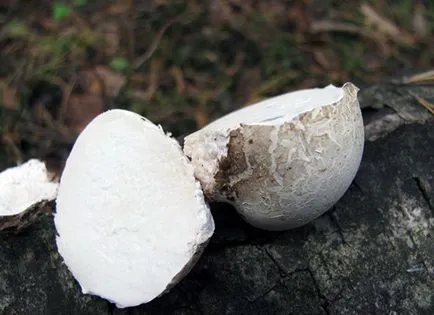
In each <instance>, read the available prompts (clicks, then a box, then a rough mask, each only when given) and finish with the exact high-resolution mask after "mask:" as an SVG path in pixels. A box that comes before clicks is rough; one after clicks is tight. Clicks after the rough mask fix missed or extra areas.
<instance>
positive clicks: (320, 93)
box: [184, 83, 364, 230]
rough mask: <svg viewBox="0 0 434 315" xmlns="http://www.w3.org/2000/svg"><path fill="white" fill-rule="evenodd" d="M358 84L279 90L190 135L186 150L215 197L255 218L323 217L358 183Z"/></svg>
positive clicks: (291, 224)
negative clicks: (354, 180)
mask: <svg viewBox="0 0 434 315" xmlns="http://www.w3.org/2000/svg"><path fill="white" fill-rule="evenodd" d="M357 91H358V88H357V87H355V86H354V85H353V84H351V83H346V84H345V85H344V86H343V87H342V88H338V87H334V86H332V85H330V86H327V87H326V88H323V89H309V90H302V91H297V92H293V93H288V94H284V95H281V96H278V97H274V98H271V99H268V100H265V101H263V102H260V103H257V104H255V105H251V106H248V107H245V108H243V109H240V110H238V111H236V112H234V113H231V114H229V115H226V116H224V117H222V118H220V119H218V120H216V121H215V122H213V123H211V124H209V125H208V126H205V127H204V128H202V129H201V130H199V131H197V132H195V133H193V134H191V135H189V136H187V137H186V138H185V143H184V153H185V154H186V155H187V156H188V157H189V158H190V159H191V162H192V164H193V167H194V168H195V176H196V178H197V179H199V180H200V182H201V183H202V186H203V189H204V192H205V195H206V196H207V197H209V198H210V199H211V200H218V201H229V202H231V203H232V204H233V205H234V206H235V207H236V209H237V210H238V211H239V213H240V214H241V215H242V216H243V217H244V218H245V220H247V221H248V222H249V223H251V224H252V225H254V226H256V227H259V228H263V229H268V230H285V229H290V228H295V227H298V226H301V225H303V224H306V223H307V222H309V221H311V220H313V219H314V218H316V217H318V216H319V215H321V214H322V213H324V212H325V211H327V210H328V209H329V208H330V207H332V206H333V205H334V204H335V203H336V202H337V201H338V199H340V198H341V197H342V195H343V194H344V192H345V191H346V190H347V189H348V187H349V185H350V184H351V182H352V180H353V178H354V176H355V174H356V172H357V169H358V167H359V164H360V160H361V157H362V152H363V144H364V136H363V121H362V116H361V112H360V108H359V104H358V100H357Z"/></svg>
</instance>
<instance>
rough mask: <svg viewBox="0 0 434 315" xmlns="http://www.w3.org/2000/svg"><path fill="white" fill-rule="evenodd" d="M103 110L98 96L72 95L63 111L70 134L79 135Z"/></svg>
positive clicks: (101, 101) (102, 104)
mask: <svg viewBox="0 0 434 315" xmlns="http://www.w3.org/2000/svg"><path fill="white" fill-rule="evenodd" d="M104 109H105V108H104V103H103V100H102V98H101V96H99V95H93V94H72V95H71V97H70V98H69V102H68V104H67V106H66V109H65V124H66V126H67V127H68V128H69V129H70V130H71V131H72V132H74V133H75V134H79V133H80V132H81V131H82V130H83V129H84V127H86V125H87V124H88V123H90V121H91V120H92V119H93V118H95V117H96V116H97V115H99V114H101V113H102V112H103V111H104Z"/></svg>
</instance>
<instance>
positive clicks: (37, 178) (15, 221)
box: [0, 159, 58, 230]
mask: <svg viewBox="0 0 434 315" xmlns="http://www.w3.org/2000/svg"><path fill="white" fill-rule="evenodd" d="M57 186H58V183H56V182H53V181H51V178H50V176H49V174H48V172H47V169H46V167H45V164H44V162H42V161H39V160H35V159H32V160H29V161H27V162H26V163H24V164H21V165H19V166H16V167H11V168H8V169H6V170H5V171H3V172H2V173H0V230H3V229H10V228H15V229H20V228H22V227H24V226H26V225H27V224H30V223H31V221H32V219H34V218H36V216H37V215H38V211H39V210H44V209H42V208H44V207H38V205H42V204H44V203H45V202H49V201H52V200H54V199H55V198H56V194H57ZM31 212H34V213H31Z"/></svg>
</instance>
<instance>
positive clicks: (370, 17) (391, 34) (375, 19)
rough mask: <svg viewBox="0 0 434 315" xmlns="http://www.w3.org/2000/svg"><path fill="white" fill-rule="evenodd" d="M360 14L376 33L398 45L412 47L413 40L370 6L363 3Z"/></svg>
mask: <svg viewBox="0 0 434 315" xmlns="http://www.w3.org/2000/svg"><path fill="white" fill-rule="evenodd" d="M360 12H361V13H362V14H363V15H364V16H365V19H366V21H367V24H368V25H372V26H374V27H375V29H376V31H377V32H379V33H381V34H382V35H384V36H386V37H387V38H389V39H391V40H393V41H395V42H396V43H398V44H403V45H412V44H414V43H415V40H414V38H413V37H412V36H411V35H410V34H408V33H406V32H405V31H404V30H401V29H400V28H399V27H398V26H397V25H396V24H395V23H393V22H392V21H390V20H389V19H387V18H386V17H384V16H382V15H380V14H379V13H377V12H376V11H375V10H374V9H373V8H372V7H371V6H370V5H368V4H366V3H364V4H362V5H361V7H360Z"/></svg>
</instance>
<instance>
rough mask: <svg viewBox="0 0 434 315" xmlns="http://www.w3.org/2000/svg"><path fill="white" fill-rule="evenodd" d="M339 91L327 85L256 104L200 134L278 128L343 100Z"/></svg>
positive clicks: (238, 111)
mask: <svg viewBox="0 0 434 315" xmlns="http://www.w3.org/2000/svg"><path fill="white" fill-rule="evenodd" d="M343 95H344V94H343V91H342V89H341V88H337V87H335V86H333V85H329V86H327V87H325V88H322V89H320V88H315V89H308V90H300V91H295V92H291V93H286V94H283V95H279V96H275V97H272V98H269V99H266V100H264V101H261V102H259V103H256V104H254V106H253V105H250V106H246V107H244V108H242V109H239V110H237V111H235V112H232V113H230V114H228V115H226V116H224V117H222V118H220V119H217V120H216V121H214V122H212V123H210V124H208V125H207V126H205V127H204V128H202V129H201V130H200V131H201V132H207V131H210V130H218V131H222V130H228V129H233V128H236V127H238V126H239V125H240V124H244V125H272V126H274V125H280V124H283V123H285V122H287V121H290V120H291V119H292V118H294V117H296V116H297V115H299V114H301V113H304V112H307V111H310V110H312V109H315V108H318V107H322V106H324V104H333V103H336V102H338V101H339V100H341V99H342V97H343Z"/></svg>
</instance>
